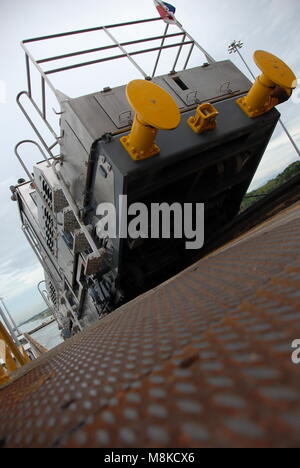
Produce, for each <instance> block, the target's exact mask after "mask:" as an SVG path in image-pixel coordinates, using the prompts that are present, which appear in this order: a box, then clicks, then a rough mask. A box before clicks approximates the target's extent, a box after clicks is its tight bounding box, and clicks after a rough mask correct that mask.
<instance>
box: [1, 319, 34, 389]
mask: <svg viewBox="0 0 300 468" xmlns="http://www.w3.org/2000/svg"><path fill="white" fill-rule="evenodd" d="M0 358H1V359H2V361H3V362H4V366H5V367H3V366H2V364H0V385H2V384H3V383H5V382H7V381H8V380H9V375H10V373H11V372H14V371H15V370H16V369H17V368H18V367H20V366H24V365H25V364H27V363H28V362H29V361H30V359H29V357H28V356H27V354H26V353H25V351H24V349H23V348H22V347H20V349H19V348H18V346H17V345H16V344H15V343H14V342H13V340H12V338H11V336H10V335H9V333H8V332H7V331H6V328H5V327H4V325H3V324H2V323H1V322H0Z"/></svg>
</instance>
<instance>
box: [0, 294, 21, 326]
mask: <svg viewBox="0 0 300 468" xmlns="http://www.w3.org/2000/svg"><path fill="white" fill-rule="evenodd" d="M0 302H1V304H2V306H3V308H4V310H5V312H6V314H7V315H8V317H9V319H10V321H11V323H12V324H13V327H14V330H15V331H16V332H17V333H18V335H21V334H22V333H21V332H20V330H19V329H18V326H17V324H16V322H15V321H14V319H13V318H12V316H11V314H10V313H9V311H8V309H7V307H6V305H5V302H4V300H3V297H0Z"/></svg>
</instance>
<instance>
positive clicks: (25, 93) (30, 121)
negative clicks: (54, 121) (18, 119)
mask: <svg viewBox="0 0 300 468" xmlns="http://www.w3.org/2000/svg"><path fill="white" fill-rule="evenodd" d="M22 96H27V98H28V100H29V101H30V103H31V104H32V105H33V107H34V108H35V110H36V112H37V113H38V115H39V116H40V117H41V119H42V120H43V122H44V123H45V125H46V126H47V128H48V130H49V131H50V133H51V134H52V135H53V137H54V139H55V143H54V144H53V145H51V148H54V147H55V146H56V145H57V144H58V143H59V137H58V135H56V133H55V130H54V129H53V128H52V126H51V125H50V123H49V122H48V120H47V119H46V97H45V80H44V78H43V86H42V106H43V112H41V111H40V109H39V107H38V106H37V104H36V103H35V101H34V100H33V99H32V97H31V96H30V94H29V92H27V91H21V92H20V93H19V94H18V95H17V98H16V101H17V104H18V106H19V108H20V109H21V111H22V113H23V114H24V115H25V117H26V119H27V121H28V122H29V124H30V125H31V127H32V129H33V130H34V132H35V133H36V135H37V136H38V137H39V139H40V141H41V143H42V145H43V146H44V148H45V150H46V151H47V152H48V154H49V156H50V158H53V157H54V156H53V154H52V152H51V150H50V148H49V147H48V145H47V143H46V142H45V140H44V138H43V137H42V135H41V133H40V132H39V130H38V129H37V127H36V125H35V124H34V123H33V121H32V119H31V118H30V117H29V115H28V113H27V112H26V110H25V108H24V106H23V105H22V103H21V97H22Z"/></svg>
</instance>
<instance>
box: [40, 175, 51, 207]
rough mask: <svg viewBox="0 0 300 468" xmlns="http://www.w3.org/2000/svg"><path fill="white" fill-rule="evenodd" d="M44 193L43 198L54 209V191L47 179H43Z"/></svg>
mask: <svg viewBox="0 0 300 468" xmlns="http://www.w3.org/2000/svg"><path fill="white" fill-rule="evenodd" d="M42 195H43V199H44V200H45V203H46V204H47V205H48V206H49V208H50V209H51V210H52V209H53V193H52V189H51V188H50V187H49V185H48V183H47V182H46V181H45V179H43V180H42Z"/></svg>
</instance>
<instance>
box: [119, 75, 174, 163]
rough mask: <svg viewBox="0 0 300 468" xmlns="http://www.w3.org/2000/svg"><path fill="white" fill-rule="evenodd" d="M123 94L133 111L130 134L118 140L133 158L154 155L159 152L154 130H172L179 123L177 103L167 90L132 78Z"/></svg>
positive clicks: (137, 158) (138, 158) (136, 159)
mask: <svg viewBox="0 0 300 468" xmlns="http://www.w3.org/2000/svg"><path fill="white" fill-rule="evenodd" d="M126 95H127V99H128V102H129V104H130V105H131V107H132V108H133V109H134V111H135V112H136V114H135V117H134V121H133V125H132V129H131V132H130V134H129V135H128V136H123V137H121V139H120V141H121V143H122V145H123V146H124V148H125V149H126V151H127V153H128V154H129V155H130V156H131V158H132V159H134V160H135V161H138V160H141V159H147V158H150V157H151V156H155V155H156V154H158V153H159V152H160V149H159V147H158V146H157V145H156V144H155V138H156V134H157V131H158V130H159V129H161V130H173V129H175V128H176V127H178V125H179V122H180V112H179V109H178V106H177V104H176V102H175V101H174V99H173V98H172V96H170V94H169V93H167V91H165V90H164V89H162V88H161V87H160V86H158V85H156V84H154V83H152V82H150V81H144V80H133V81H131V82H130V83H129V84H128V85H127V88H126Z"/></svg>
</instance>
